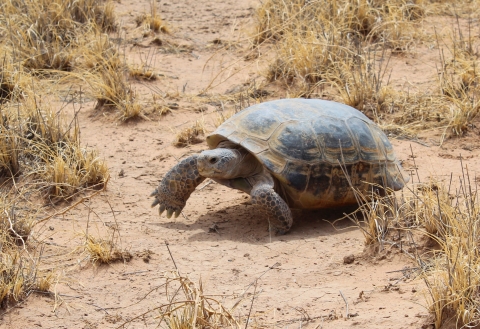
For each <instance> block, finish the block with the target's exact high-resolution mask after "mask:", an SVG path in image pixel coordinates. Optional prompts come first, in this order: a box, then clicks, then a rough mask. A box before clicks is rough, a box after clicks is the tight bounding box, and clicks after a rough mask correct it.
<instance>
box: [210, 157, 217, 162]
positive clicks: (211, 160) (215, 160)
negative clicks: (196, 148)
mask: <svg viewBox="0 0 480 329" xmlns="http://www.w3.org/2000/svg"><path fill="white" fill-rule="evenodd" d="M217 161H218V159H217V158H216V157H213V158H210V163H211V164H214V163H216V162H217Z"/></svg>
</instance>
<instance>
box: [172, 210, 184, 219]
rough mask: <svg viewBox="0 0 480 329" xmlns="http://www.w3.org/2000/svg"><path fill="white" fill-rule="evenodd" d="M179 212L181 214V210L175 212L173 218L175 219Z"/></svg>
mask: <svg viewBox="0 0 480 329" xmlns="http://www.w3.org/2000/svg"><path fill="white" fill-rule="evenodd" d="M181 212H182V211H181V210H177V211H175V214H174V215H173V218H177V217H178V216H179V215H180V213H181Z"/></svg>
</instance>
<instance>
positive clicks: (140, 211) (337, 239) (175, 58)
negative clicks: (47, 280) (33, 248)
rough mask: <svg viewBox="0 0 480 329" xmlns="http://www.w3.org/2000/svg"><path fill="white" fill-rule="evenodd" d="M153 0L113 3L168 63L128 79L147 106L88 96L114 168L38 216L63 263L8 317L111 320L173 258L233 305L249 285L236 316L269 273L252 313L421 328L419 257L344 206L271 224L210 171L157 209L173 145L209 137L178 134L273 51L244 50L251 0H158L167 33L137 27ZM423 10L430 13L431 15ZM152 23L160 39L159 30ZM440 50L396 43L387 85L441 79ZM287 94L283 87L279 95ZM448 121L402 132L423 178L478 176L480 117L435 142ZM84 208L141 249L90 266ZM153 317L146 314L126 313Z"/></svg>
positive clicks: (90, 134) (269, 323)
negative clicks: (101, 110)
mask: <svg viewBox="0 0 480 329" xmlns="http://www.w3.org/2000/svg"><path fill="white" fill-rule="evenodd" d="M149 2H150V1H146V0H135V1H132V0H124V1H122V2H121V3H118V4H117V5H116V6H117V13H118V16H119V20H121V21H122V24H123V27H124V28H123V29H122V32H121V33H119V35H118V37H119V38H121V41H122V47H123V48H124V49H125V51H126V56H127V61H128V62H129V63H132V64H135V63H136V64H140V63H141V62H142V60H143V61H144V60H145V59H147V60H148V61H151V63H152V65H154V67H155V70H156V72H158V73H161V74H162V76H161V77H160V79H159V80H157V81H154V82H143V83H138V82H135V81H133V80H132V84H133V86H134V87H135V89H136V91H137V92H138V95H139V98H141V99H142V102H143V103H144V106H145V110H146V113H147V116H148V117H149V118H150V120H134V121H130V122H127V123H124V124H119V123H118V121H116V120H115V119H113V116H108V115H107V116H99V115H97V114H96V112H95V110H94V106H95V103H94V102H86V103H84V104H81V106H82V109H81V110H80V123H81V129H82V130H81V133H82V136H81V137H82V141H83V143H84V145H88V146H92V147H95V148H97V149H98V150H99V151H100V152H101V155H102V156H103V157H104V158H105V159H106V160H107V161H108V164H109V167H110V170H111V173H112V178H111V180H110V182H109V185H108V188H107V190H106V191H105V192H102V193H101V194H100V195H98V196H96V197H94V198H92V199H91V200H87V201H85V202H84V203H83V204H82V205H80V206H79V207H77V208H76V209H74V210H72V211H70V212H68V213H67V214H65V215H62V216H58V217H54V218H52V219H51V220H50V221H48V222H47V223H46V224H45V225H44V226H42V227H37V228H36V234H35V236H36V238H37V239H38V240H44V241H46V243H47V248H46V249H45V250H44V253H43V255H44V262H43V264H42V267H43V268H56V269H57V273H58V280H57V282H56V283H55V284H54V286H53V287H52V292H53V293H54V294H32V295H31V296H29V298H28V299H27V300H26V301H24V302H22V303H20V304H19V305H18V306H17V307H15V308H12V309H10V310H9V311H8V312H7V313H6V314H5V315H4V316H3V318H2V319H1V320H0V321H1V322H0V327H1V328H37V327H41V328H116V327H118V326H120V325H122V324H123V323H125V322H126V321H128V320H130V319H132V318H134V317H136V316H138V315H141V314H142V313H144V312H145V311H147V310H148V309H151V308H154V307H155V306H157V305H158V304H159V303H162V302H164V299H163V298H164V297H163V291H162V290H161V289H160V290H159V291H153V292H152V293H151V294H148V293H149V292H150V291H151V290H152V289H153V288H155V287H158V286H160V285H162V284H163V283H164V278H163V276H162V273H164V272H168V271H172V270H174V269H175V267H174V262H173V261H175V264H176V266H177V267H178V270H179V271H180V273H181V274H182V275H186V276H188V277H189V278H190V279H191V280H192V281H194V282H198V280H199V279H200V278H201V280H202V282H203V288H204V291H205V293H206V294H210V295H215V296H216V298H217V299H219V300H223V301H224V304H225V306H227V307H228V306H231V305H233V303H234V302H235V301H236V297H238V296H241V295H242V294H243V293H244V292H245V291H246V290H247V294H246V295H245V299H244V300H243V301H242V302H241V303H240V304H239V306H238V307H237V309H236V310H235V312H234V314H235V315H239V316H246V315H247V314H248V313H249V309H250V306H251V303H252V294H253V291H254V287H253V286H252V283H253V282H255V280H256V279H257V278H259V277H260V276H261V275H263V276H261V278H260V279H259V280H258V283H257V286H256V293H257V295H256V298H255V299H254V302H253V308H252V313H251V316H250V318H251V320H253V322H252V323H251V324H250V326H251V327H273V328H274V327H286V326H294V327H307V328H312V329H317V328H345V327H356V328H369V329H374V328H421V327H422V325H424V324H426V323H428V322H427V318H428V310H427V309H426V307H425V305H426V303H425V298H426V290H425V286H424V283H423V282H422V281H421V280H419V279H415V278H414V277H411V278H406V277H405V276H404V274H405V272H402V271H401V270H402V269H404V268H405V267H407V266H410V267H414V266H415V263H414V262H413V261H412V260H411V259H410V258H408V257H407V256H406V255H405V254H404V253H402V252H401V251H400V250H398V249H395V248H393V247H389V246H386V247H385V250H384V251H383V252H381V253H380V254H378V255H373V256H372V253H366V252H364V248H365V247H364V243H363V241H364V239H363V236H362V233H361V232H360V231H359V229H358V228H356V227H354V226H353V225H352V223H351V222H350V221H348V220H341V221H337V222H335V221H334V220H335V219H336V218H339V217H341V216H342V213H343V211H345V210H340V211H337V212H308V211H298V212H295V223H294V226H293V228H292V230H291V232H290V233H289V234H287V235H285V236H271V235H270V234H269V233H268V232H267V223H266V221H265V220H263V219H262V218H261V217H260V216H259V214H258V213H257V212H256V211H255V209H253V207H252V206H251V205H250V203H249V197H248V196H247V195H245V194H243V193H240V192H236V191H233V190H229V189H227V188H226V187H223V186H220V185H218V184H214V183H211V184H208V185H205V186H204V188H202V189H201V190H198V191H196V192H195V193H194V194H193V195H192V197H191V198H190V200H189V201H188V204H187V206H186V208H185V210H184V212H183V216H182V215H181V216H180V217H179V218H177V219H176V220H168V219H166V218H165V217H164V216H163V217H161V218H159V217H158V214H157V210H156V209H151V208H150V204H151V201H152V200H151V199H150V198H149V194H150V192H151V191H152V190H153V189H154V188H155V187H156V185H157V184H158V182H159V180H160V179H161V177H162V175H163V174H164V173H165V172H166V171H167V170H168V169H169V168H170V167H171V166H172V165H173V164H175V163H176V162H177V159H179V158H181V157H183V156H185V155H187V154H190V153H193V152H198V151H200V150H202V149H203V148H205V144H204V143H200V144H196V145H192V146H188V147H186V148H175V147H173V146H172V145H171V142H172V141H173V139H174V136H175V134H176V133H177V132H179V131H180V130H181V129H182V128H185V127H188V126H190V125H192V124H193V123H194V122H195V121H196V120H203V121H202V122H204V123H205V128H206V129H207V131H212V130H213V129H214V125H213V122H214V119H215V117H216V115H217V114H216V110H217V109H218V108H221V104H220V103H219V101H218V100H215V98H214V97H213V96H212V95H221V94H225V93H226V92H228V91H231V90H240V89H241V87H242V86H244V84H245V83H248V82H251V81H253V80H254V79H260V78H261V68H262V67H264V66H265V63H263V62H262V61H263V60H257V59H253V60H251V59H245V56H247V55H249V51H248V47H247V41H245V40H246V37H247V35H246V34H245V31H248V30H249V29H250V28H251V26H252V22H253V14H254V8H255V6H257V5H258V4H257V3H256V2H254V1H250V0H223V1H208V0H184V1H174V0H168V1H162V2H157V5H158V8H159V10H160V11H159V12H160V14H161V16H162V17H163V18H164V19H165V21H166V22H168V24H169V26H170V28H171V30H172V34H171V35H169V36H168V35H163V34H158V35H156V36H155V35H150V36H146V37H142V32H143V31H142V28H141V27H140V28H137V27H136V25H135V22H134V19H135V17H136V16H137V15H138V14H140V13H143V12H148V11H149ZM426 24H427V23H426ZM428 24H430V27H431V26H433V25H435V20H434V19H429V21H428ZM427 28H428V26H427ZM156 37H158V38H160V39H161V40H162V42H161V44H162V45H159V42H157V43H152V41H153V40H154V39H155V38H156ZM437 54H438V49H433V48H430V47H428V45H425V46H422V47H419V48H418V49H417V50H416V51H415V52H414V53H413V54H412V55H408V56H405V57H402V56H398V57H395V59H394V60H393V61H392V63H393V66H392V68H393V71H394V72H395V74H394V75H392V79H393V81H392V85H393V86H402V85H403V84H404V83H406V82H407V81H408V82H410V83H412V84H413V85H415V86H420V87H421V86H422V85H424V84H429V83H431V82H432V81H434V79H435V74H436V70H435V64H434V63H433V61H435V60H436V58H437ZM254 57H255V56H251V58H254ZM400 72H401V73H400ZM152 94H156V95H159V96H161V97H163V98H164V100H165V103H170V104H171V103H176V104H178V109H172V113H170V114H167V115H166V116H160V115H158V114H156V113H155V110H154V105H153V103H152ZM284 96H286V93H285V91H282V90H281V89H278V90H276V92H275V94H273V95H271V97H270V98H282V97H284ZM210 98H211V99H212V100H211V102H210V103H209V102H208V100H210ZM75 106H76V109H78V107H79V106H80V104H76V105H75ZM173 107H176V106H173ZM70 109H71V110H73V108H70ZM477 127H480V125H477ZM441 133H442V131H441V130H436V131H433V132H431V131H427V132H424V133H423V134H422V137H424V138H423V139H422V140H421V141H420V142H417V141H412V140H399V139H395V138H393V139H392V143H393V145H394V147H395V149H396V153H397V155H398V157H399V158H400V159H401V160H402V161H403V164H404V166H405V168H407V169H411V168H413V167H414V166H415V165H416V167H417V168H418V174H419V176H420V178H421V179H422V180H424V181H425V180H426V179H427V178H428V177H429V176H434V177H437V178H439V179H447V180H448V179H449V177H450V174H451V173H453V175H454V176H458V175H459V173H460V172H461V163H460V161H459V159H458V157H459V156H460V155H461V156H462V158H463V165H464V167H467V166H468V169H469V173H470V176H471V177H477V176H478V175H479V170H480V162H479V161H477V160H478V155H479V153H480V143H479V142H478V135H479V133H480V128H476V127H475V126H474V127H473V128H472V129H471V130H470V131H469V132H468V133H467V136H465V137H462V138H458V139H448V140H447V141H446V142H445V143H444V144H443V145H442V146H439V142H438V141H439V137H440V135H441ZM412 152H413V155H414V157H412ZM414 162H415V163H414ZM413 180H417V176H416V174H415V175H414V176H413ZM87 222H88V230H89V233H91V234H93V235H97V236H102V234H105V232H106V230H105V229H104V226H105V225H107V226H108V225H110V226H111V225H115V224H116V225H118V229H119V233H120V236H121V240H120V241H119V245H118V247H119V248H122V249H126V250H128V251H129V252H130V253H131V254H132V255H133V258H132V260H131V261H129V262H124V263H114V264H110V265H102V266H93V265H92V264H91V263H90V262H89V260H88V258H87V255H86V254H85V253H82V252H81V251H78V250H81V246H82V245H83V241H84V240H83V239H84V237H83V235H82V232H85V231H86V230H87ZM166 241H168V243H169V248H170V251H171V253H172V255H173V260H172V258H171V256H170V254H169V251H168V250H167V247H166V245H165V242H166ZM76 248H77V249H76ZM150 252H151V254H150ZM350 255H353V256H354V259H352V258H351V257H347V259H346V263H350V264H346V263H344V257H345V256H350ZM352 260H353V261H352ZM268 267H274V268H273V269H270V270H268ZM267 270H268V271H267ZM265 272H266V273H265ZM342 295H343V297H344V298H345V300H344V298H343V297H342ZM347 303H348V312H349V317H348V318H346V306H347V305H346V304H347ZM157 324H158V322H157V320H155V319H154V318H153V317H152V316H150V317H147V318H146V319H145V320H141V319H138V320H135V321H134V322H132V323H131V324H130V325H129V327H130V328H150V327H156V325H157Z"/></svg>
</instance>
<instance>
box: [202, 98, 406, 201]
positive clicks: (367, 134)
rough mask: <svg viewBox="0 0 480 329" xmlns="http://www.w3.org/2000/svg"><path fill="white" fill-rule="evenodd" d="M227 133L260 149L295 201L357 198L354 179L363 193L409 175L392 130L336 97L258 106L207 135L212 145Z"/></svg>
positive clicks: (396, 184) (399, 183) (279, 185)
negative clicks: (388, 133)
mask: <svg viewBox="0 0 480 329" xmlns="http://www.w3.org/2000/svg"><path fill="white" fill-rule="evenodd" d="M223 140H229V141H231V142H233V143H236V144H238V145H241V146H242V147H244V148H245V149H246V150H248V151H249V152H250V153H252V154H253V155H255V157H256V158H257V159H258V160H259V161H260V162H261V163H262V164H263V165H264V167H265V168H266V169H267V170H268V171H269V172H270V173H271V174H272V175H273V177H274V179H275V180H276V182H275V183H276V184H275V189H276V190H277V192H280V194H281V195H282V196H283V197H284V198H285V200H286V201H287V203H288V204H289V206H290V207H292V208H310V209H313V208H330V207H338V206H343V205H348V204H355V203H357V200H356V198H355V194H354V192H353V190H352V186H353V187H354V188H356V189H357V190H359V191H360V192H362V193H366V192H368V191H371V190H372V187H373V186H377V187H378V186H379V187H385V188H388V189H391V190H395V191H396V190H400V189H401V188H403V186H404V185H405V183H406V182H408V180H409V177H408V176H407V175H406V174H405V172H404V171H403V170H402V168H401V166H400V163H399V162H398V160H397V158H396V156H395V153H394V151H393V147H392V145H391V144H390V141H389V140H388V138H387V136H386V135H385V133H383V131H382V130H381V129H380V128H379V127H378V126H377V125H376V124H375V123H374V122H373V121H371V120H370V119H368V118H367V117H366V116H365V115H364V114H363V113H361V112H359V111H358V110H356V109H354V108H352V107H350V106H347V105H344V104H340V103H336V102H332V101H326V100H318V99H282V100H275V101H270V102H265V103H261V104H257V105H254V106H251V107H249V108H247V109H245V110H243V111H241V112H239V113H237V114H235V115H234V116H232V117H231V118H230V119H228V120H227V121H225V122H224V123H223V124H222V125H220V126H219V127H218V128H217V130H215V131H214V132H213V133H212V134H211V135H210V136H208V137H207V143H208V146H209V147H210V148H211V149H213V148H216V147H217V145H218V143H220V142H221V141H223ZM349 180H350V183H349Z"/></svg>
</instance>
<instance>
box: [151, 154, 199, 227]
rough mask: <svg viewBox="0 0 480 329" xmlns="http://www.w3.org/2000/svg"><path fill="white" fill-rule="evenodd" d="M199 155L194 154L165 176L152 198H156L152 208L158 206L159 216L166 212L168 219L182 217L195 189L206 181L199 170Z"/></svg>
mask: <svg viewBox="0 0 480 329" xmlns="http://www.w3.org/2000/svg"><path fill="white" fill-rule="evenodd" d="M197 158H198V154H194V155H191V156H189V157H188V158H185V159H183V160H181V161H180V162H179V163H178V164H176V165H175V166H174V167H173V168H172V169H170V171H169V172H167V173H166V174H165V176H164V177H163V179H162V181H161V182H160V184H159V185H158V188H157V189H156V190H155V191H153V193H152V194H151V196H154V197H155V200H154V201H153V203H152V207H155V206H156V205H157V204H158V205H160V207H159V210H158V211H159V215H161V214H162V213H163V212H164V211H165V210H166V211H167V218H170V217H172V215H173V214H174V215H175V217H178V215H180V212H181V211H182V209H183V207H185V204H186V202H187V200H188V198H189V197H190V194H192V192H193V191H194V190H195V188H196V187H197V186H198V185H199V184H200V183H201V182H203V181H204V179H205V177H202V176H200V174H199V172H198V168H197Z"/></svg>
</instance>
